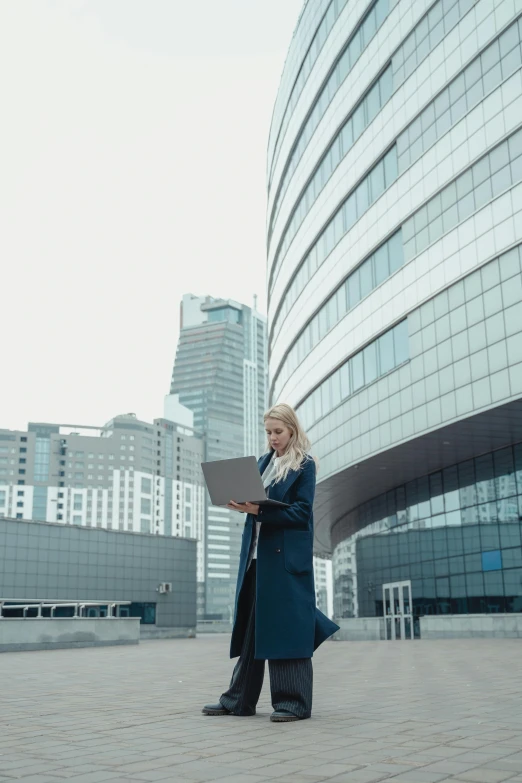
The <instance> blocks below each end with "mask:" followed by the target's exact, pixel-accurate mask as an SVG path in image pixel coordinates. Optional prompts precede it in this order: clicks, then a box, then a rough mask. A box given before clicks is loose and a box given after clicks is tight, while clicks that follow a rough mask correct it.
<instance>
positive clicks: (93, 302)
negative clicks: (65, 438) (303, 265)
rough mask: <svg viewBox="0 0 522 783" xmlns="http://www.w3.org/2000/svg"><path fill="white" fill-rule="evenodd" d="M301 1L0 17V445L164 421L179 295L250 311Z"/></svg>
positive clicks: (81, 3) (182, 0)
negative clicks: (128, 418)
mask: <svg viewBox="0 0 522 783" xmlns="http://www.w3.org/2000/svg"><path fill="white" fill-rule="evenodd" d="M301 6H302V0H197V2H196V1H195V0H194V2H192V1H190V2H187V0H2V1H1V2H0V94H1V96H2V99H1V111H2V122H1V125H0V127H1V130H0V135H1V144H0V263H1V267H2V275H1V278H0V279H1V281H2V286H1V290H2V295H1V299H0V325H1V326H2V330H1V334H2V338H3V339H2V345H1V347H0V357H1V375H0V379H1V380H0V428H2V427H7V428H11V429H15V428H19V429H23V428H25V427H26V425H27V422H28V421H51V422H63V423H74V424H94V425H98V424H101V423H104V422H105V421H107V420H108V419H110V418H111V417H112V416H114V415H117V414H118V413H125V412H130V411H132V412H135V413H136V414H137V415H138V417H140V418H143V419H146V420H152V419H153V418H154V417H156V416H161V415H162V412H163V396H164V394H166V393H167V392H168V391H169V384H170V375H171V371H172V363H173V359H174V355H175V350H176V344H177V339H178V318H179V301H180V298H181V296H182V295H183V294H184V293H188V292H191V293H194V294H198V295H199V294H207V293H208V294H210V295H213V296H222V297H231V298H234V299H237V300H239V301H242V302H245V303H247V304H251V302H252V297H253V294H254V293H257V294H258V295H259V307H260V309H262V310H263V311H265V309H266V290H265V265H266V257H265V234H264V230H265V202H266V192H265V171H266V146H267V138H268V130H269V125H270V119H271V115H272V108H273V104H274V100H275V96H276V93H277V88H278V85H279V78H280V75H281V70H282V67H283V64H284V60H285V57H286V52H287V49H288V45H289V43H290V40H291V37H292V32H293V29H294V26H295V23H296V21H297V18H298V15H299V12H300V9H301Z"/></svg>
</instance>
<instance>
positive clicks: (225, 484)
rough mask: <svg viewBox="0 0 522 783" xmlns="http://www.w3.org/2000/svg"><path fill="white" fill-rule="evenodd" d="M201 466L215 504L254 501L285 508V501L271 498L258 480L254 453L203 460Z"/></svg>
mask: <svg viewBox="0 0 522 783" xmlns="http://www.w3.org/2000/svg"><path fill="white" fill-rule="evenodd" d="M201 468H202V470H203V475H204V477H205V481H206V484H207V489H208V492H209V495H210V499H211V500H212V503H213V504H214V505H215V506H226V505H227V503H230V501H231V500H234V501H235V502H236V503H246V502H250V503H256V504H258V505H260V506H274V507H278V508H288V506H289V504H288V503H281V502H280V501H279V500H270V498H268V497H267V493H266V490H265V488H264V486H263V482H262V480H261V474H260V473H259V468H258V466H257V460H256V458H255V457H239V458H237V459H220V460H216V461H215V462H202V463H201Z"/></svg>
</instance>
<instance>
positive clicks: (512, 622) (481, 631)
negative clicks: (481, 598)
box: [419, 614, 522, 639]
mask: <svg viewBox="0 0 522 783" xmlns="http://www.w3.org/2000/svg"><path fill="white" fill-rule="evenodd" d="M419 619H420V635H421V639H469V638H471V637H476V638H480V637H482V638H498V639H506V638H509V637H511V638H522V614H448V615H440V614H439V615H425V616H424V617H420V618H419Z"/></svg>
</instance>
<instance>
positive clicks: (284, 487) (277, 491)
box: [258, 449, 301, 500]
mask: <svg viewBox="0 0 522 783" xmlns="http://www.w3.org/2000/svg"><path fill="white" fill-rule="evenodd" d="M273 453H274V449H271V450H270V451H269V452H268V453H267V454H263V456H262V457H261V458H260V460H259V462H258V465H259V471H260V473H261V475H262V474H263V473H264V471H265V469H266V467H267V465H268V463H269V462H270V460H271V459H272V455H273ZM300 472H301V470H290V471H289V472H288V476H287V477H286V479H285V480H284V481H278V482H277V483H276V484H273V485H272V486H271V487H270V491H269V493H268V495H269V497H270V498H272V500H282V499H283V498H284V496H285V495H286V493H287V492H288V490H289V489H290V487H291V486H292V484H293V483H294V481H295V480H296V478H297V477H298V475H299V474H300Z"/></svg>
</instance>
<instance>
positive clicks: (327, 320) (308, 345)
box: [273, 231, 404, 397]
mask: <svg viewBox="0 0 522 783" xmlns="http://www.w3.org/2000/svg"><path fill="white" fill-rule="evenodd" d="M403 262H404V253H403V249H402V237H401V232H400V231H397V232H396V233H395V234H394V235H393V236H392V237H390V239H389V240H388V241H387V242H385V243H384V244H383V245H381V246H380V247H379V248H378V250H376V251H375V253H372V254H371V256H370V257H369V258H367V259H366V260H365V261H363V263H362V264H361V265H360V266H359V267H357V269H355V270H354V271H353V272H352V273H351V274H350V275H348V277H347V278H346V280H345V281H344V282H343V283H342V284H341V285H340V286H339V287H338V288H337V289H336V291H334V293H333V294H332V295H331V296H330V298H329V299H327V300H326V302H325V303H324V304H323V305H322V307H321V309H320V310H319V312H317V313H316V314H315V316H314V317H313V318H312V320H311V321H310V323H309V324H308V325H307V326H306V328H305V329H304V330H303V331H302V332H301V334H300V336H299V337H297V338H296V340H295V341H294V343H293V344H292V346H291V347H290V349H289V351H288V354H287V356H286V359H285V363H284V366H283V367H282V369H281V372H280V373H278V374H277V375H276V376H275V378H274V380H273V385H274V394H275V396H276V397H277V396H278V392H279V388H280V387H281V386H282V385H283V384H284V383H285V382H286V381H287V380H288V378H289V377H290V375H291V374H292V373H293V371H294V370H295V369H296V368H297V367H298V366H299V365H300V364H301V362H302V361H303V359H304V357H305V356H306V355H307V354H308V352H309V351H311V350H312V348H315V346H316V345H318V344H319V343H320V342H321V340H322V339H323V337H325V336H326V334H327V333H328V332H329V331H330V330H331V329H333V328H334V326H336V325H337V323H338V322H339V321H340V320H341V319H342V318H344V316H345V315H346V314H347V313H348V312H350V310H351V309H352V308H353V307H355V306H356V305H358V304H359V302H360V301H361V300H362V299H364V297H365V296H367V295H368V294H369V293H371V291H373V290H374V288H377V286H379V285H380V284H381V283H382V282H383V281H384V280H386V279H387V278H388V277H389V276H390V275H392V274H393V273H394V272H395V271H397V269H399V268H400V267H401V266H402V264H403Z"/></svg>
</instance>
